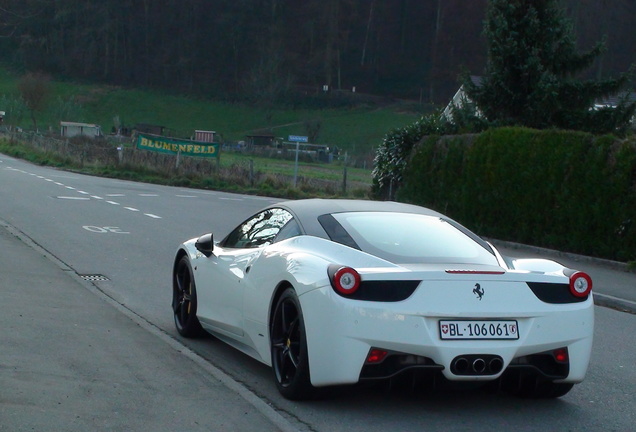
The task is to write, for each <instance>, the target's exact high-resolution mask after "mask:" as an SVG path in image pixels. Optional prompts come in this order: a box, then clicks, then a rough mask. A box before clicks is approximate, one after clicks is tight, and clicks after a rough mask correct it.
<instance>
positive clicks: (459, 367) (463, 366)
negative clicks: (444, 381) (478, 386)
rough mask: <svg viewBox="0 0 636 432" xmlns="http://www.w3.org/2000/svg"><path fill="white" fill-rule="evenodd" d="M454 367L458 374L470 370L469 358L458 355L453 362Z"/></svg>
mask: <svg viewBox="0 0 636 432" xmlns="http://www.w3.org/2000/svg"><path fill="white" fill-rule="evenodd" d="M453 369H454V370H455V374H456V375H464V374H466V372H468V360H466V359H465V358H464V357H458V358H456V359H455V361H454V362H453Z"/></svg>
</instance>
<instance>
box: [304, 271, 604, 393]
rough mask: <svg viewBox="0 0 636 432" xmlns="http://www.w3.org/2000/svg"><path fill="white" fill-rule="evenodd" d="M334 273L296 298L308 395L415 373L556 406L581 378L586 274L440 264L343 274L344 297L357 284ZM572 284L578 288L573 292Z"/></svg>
mask: <svg viewBox="0 0 636 432" xmlns="http://www.w3.org/2000/svg"><path fill="white" fill-rule="evenodd" d="M545 263H546V265H545V267H547V268H550V270H553V269H554V267H558V265H557V264H556V263H552V262H549V261H545ZM519 264H520V265H522V264H523V263H522V262H520V263H519ZM339 270H340V268H333V269H332V270H331V274H330V277H331V280H332V285H330V286H325V287H323V288H321V289H317V290H312V291H309V292H307V293H306V294H303V295H302V296H301V297H300V300H301V304H302V305H303V310H304V319H305V327H306V331H307V341H308V352H309V366H310V371H311V382H312V384H313V385H314V386H325V385H334V384H345V383H355V382H358V381H361V380H378V379H390V378H393V377H396V376H398V375H401V374H407V373H412V372H416V374H427V373H428V374H437V375H442V376H443V377H445V378H446V379H447V380H450V381H492V380H497V379H499V382H500V383H501V384H502V386H503V387H504V388H505V389H507V390H509V391H510V392H511V393H515V394H519V395H522V396H529V397H556V396H561V395H562V394H565V393H567V391H568V390H569V389H570V388H571V387H572V385H571V384H574V383H579V382H581V381H582V380H583V378H584V377H585V374H586V371H587V367H588V363H589V359H590V352H591V347H592V336H593V328H594V309H593V300H592V295H591V293H589V291H586V289H587V285H586V284H588V283H589V284H590V286H589V288H591V281H590V280H589V278H587V276H586V275H583V274H581V273H573V272H569V273H572V277H568V276H567V273H568V270H567V269H562V271H560V272H550V273H547V274H546V273H540V272H536V271H535V272H529V271H526V270H510V269H505V270H504V269H503V268H502V267H498V266H472V267H468V266H462V267H455V266H451V265H441V264H437V265H417V266H410V268H407V267H401V268H400V269H399V270H398V269H396V268H392V269H390V271H388V272H383V271H382V269H379V268H371V269H364V268H357V269H356V270H353V269H350V271H352V272H354V273H357V274H358V275H359V281H357V282H358V286H357V287H356V290H355V292H352V293H348V292H347V287H348V286H350V285H347V284H348V283H349V282H351V283H355V282H356V281H355V280H353V279H352V278H351V279H350V278H348V277H349V275H347V274H344V273H343V270H340V273H337V272H338V271H339ZM344 271H345V272H346V268H345V270H344ZM564 272H565V274H564ZM577 277H578V278H579V279H577ZM337 278H341V280H343V281H344V283H343V284H340V283H339V281H338V280H337ZM580 278H583V279H580ZM576 283H578V284H584V285H586V287H584V288H583V289H579V291H577V290H576V289H575V287H573V284H576ZM341 285H345V287H344V288H342V286H341ZM304 305H307V307H304Z"/></svg>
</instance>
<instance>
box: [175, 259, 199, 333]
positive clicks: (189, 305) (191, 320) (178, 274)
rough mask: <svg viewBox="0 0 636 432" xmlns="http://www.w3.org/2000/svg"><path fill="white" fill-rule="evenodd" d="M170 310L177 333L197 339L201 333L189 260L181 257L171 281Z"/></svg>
mask: <svg viewBox="0 0 636 432" xmlns="http://www.w3.org/2000/svg"><path fill="white" fill-rule="evenodd" d="M172 310H173V312H174V324H175V326H176V328H177V331H178V332H179V334H180V335H181V336H184V337H189V338H191V337H197V336H200V335H201V333H202V328H201V324H200V323H199V319H198V318H197V291H196V287H195V284H194V276H193V273H192V267H191V266H190V260H189V259H188V257H186V256H184V257H182V258H181V259H180V260H179V262H178V263H177V267H176V268H175V271H174V276H173V280H172Z"/></svg>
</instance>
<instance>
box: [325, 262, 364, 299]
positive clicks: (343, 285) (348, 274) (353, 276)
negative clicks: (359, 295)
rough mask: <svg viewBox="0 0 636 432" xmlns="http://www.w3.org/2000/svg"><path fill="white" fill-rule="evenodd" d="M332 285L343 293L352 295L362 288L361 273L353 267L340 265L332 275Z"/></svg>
mask: <svg viewBox="0 0 636 432" xmlns="http://www.w3.org/2000/svg"><path fill="white" fill-rule="evenodd" d="M331 285H332V286H333V287H334V289H335V290H336V291H338V292H339V293H340V294H342V295H351V294H353V293H355V292H356V291H357V290H358V288H360V274H359V273H358V272H357V271H355V270H354V269H352V268H351V267H340V268H339V269H338V270H336V271H335V272H334V273H333V276H331Z"/></svg>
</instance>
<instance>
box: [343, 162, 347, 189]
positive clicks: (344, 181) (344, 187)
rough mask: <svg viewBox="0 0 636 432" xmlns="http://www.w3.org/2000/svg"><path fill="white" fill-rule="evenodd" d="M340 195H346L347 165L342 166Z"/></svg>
mask: <svg viewBox="0 0 636 432" xmlns="http://www.w3.org/2000/svg"><path fill="white" fill-rule="evenodd" d="M342 194H343V195H346V194H347V165H345V166H344V172H343V174H342Z"/></svg>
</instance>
